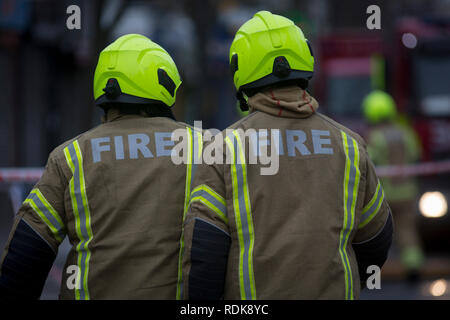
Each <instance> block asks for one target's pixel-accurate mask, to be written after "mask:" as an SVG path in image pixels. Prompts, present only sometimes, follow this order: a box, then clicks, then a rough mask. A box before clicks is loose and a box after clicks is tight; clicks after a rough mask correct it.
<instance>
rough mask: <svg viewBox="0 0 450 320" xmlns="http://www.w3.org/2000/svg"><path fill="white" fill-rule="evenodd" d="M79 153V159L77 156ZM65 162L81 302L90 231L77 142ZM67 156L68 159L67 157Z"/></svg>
mask: <svg viewBox="0 0 450 320" xmlns="http://www.w3.org/2000/svg"><path fill="white" fill-rule="evenodd" d="M76 148H77V149H78V152H79V155H80V158H79V156H78V154H77V150H76ZM66 150H67V152H66V153H65V154H66V160H67V161H68V164H69V167H70V168H71V170H72V172H73V177H72V179H71V181H70V187H71V198H72V206H73V212H74V215H75V227H76V231H77V235H78V238H79V240H80V242H79V243H78V245H77V246H76V250H77V252H78V266H79V268H80V273H79V281H80V289H75V293H76V298H77V299H81V300H89V298H90V296H89V289H88V283H87V282H88V273H89V260H90V255H91V252H90V250H89V247H88V245H89V242H90V241H91V240H92V231H91V230H90V212H89V206H88V204H87V195H86V190H85V183H84V172H83V168H82V167H80V164H81V166H82V162H83V159H82V155H81V150H79V145H78V141H75V142H74V143H72V144H70V145H69V146H67V147H66ZM67 156H69V158H68V157H67Z"/></svg>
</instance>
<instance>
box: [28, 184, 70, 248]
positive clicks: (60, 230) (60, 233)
mask: <svg viewBox="0 0 450 320" xmlns="http://www.w3.org/2000/svg"><path fill="white" fill-rule="evenodd" d="M35 190H36V189H34V190H33V191H32V192H31V193H30V194H29V195H28V197H27V200H32V201H33V202H34V204H35V205H36V207H37V208H38V209H39V210H40V212H42V214H44V216H45V218H47V220H48V222H49V223H50V225H49V224H48V223H47V221H45V220H44V222H45V223H46V224H47V225H48V227H49V228H50V230H52V232H53V233H54V234H55V235H56V236H57V240H58V241H59V242H61V241H62V240H63V239H64V237H65V236H66V232H65V229H64V225H62V224H61V223H60V222H59V221H58V220H57V219H59V220H61V219H60V218H59V217H58V218H57V217H55V216H54V215H53V213H52V212H51V211H50V210H49V208H47V206H46V205H45V204H44V203H43V202H42V201H41V199H40V198H39V197H38V195H37V194H36V193H35ZM27 200H25V202H28V201H27ZM49 205H50V204H49ZM32 208H33V207H32ZM33 210H34V208H33ZM53 210H54V209H53ZM38 215H39V213H38Z"/></svg>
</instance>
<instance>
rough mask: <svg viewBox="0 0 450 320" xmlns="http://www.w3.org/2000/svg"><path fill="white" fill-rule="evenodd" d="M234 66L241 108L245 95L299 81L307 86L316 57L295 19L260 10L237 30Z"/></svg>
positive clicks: (232, 61)
mask: <svg viewBox="0 0 450 320" xmlns="http://www.w3.org/2000/svg"><path fill="white" fill-rule="evenodd" d="M230 67H231V72H232V75H233V81H234V84H235V86H236V90H237V96H238V99H239V100H240V102H241V108H242V109H243V110H245V109H247V108H248V106H246V104H245V97H244V95H243V94H245V95H246V96H251V95H252V94H254V93H255V92H257V91H260V90H261V89H263V88H264V87H268V86H277V85H284V84H292V83H296V84H298V85H300V86H301V87H302V88H304V89H306V87H307V86H308V81H309V80H310V79H311V78H312V76H313V72H314V56H313V52H312V50H311V46H310V45H309V43H308V40H307V39H306V38H305V36H304V35H303V32H302V30H301V29H300V28H299V27H298V26H296V25H295V24H294V22H292V21H291V20H289V19H287V18H285V17H282V16H279V15H275V14H272V13H270V12H269V11H259V12H257V13H256V14H255V15H254V16H253V18H251V19H250V20H248V21H247V22H246V23H244V24H243V25H242V26H241V27H240V28H239V30H238V31H237V33H236V36H235V37H234V40H233V43H232V44H231V48H230Z"/></svg>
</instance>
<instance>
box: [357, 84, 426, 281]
mask: <svg viewBox="0 0 450 320" xmlns="http://www.w3.org/2000/svg"><path fill="white" fill-rule="evenodd" d="M363 113H364V116H365V118H366V120H367V121H368V123H369V124H370V130H369V132H368V134H367V151H368V152H369V156H370V158H371V159H372V161H373V162H374V164H375V165H378V166H389V165H408V164H412V163H414V162H416V161H418V160H419V159H420V156H421V146H420V142H419V139H418V136H417V135H416V133H415V132H414V130H413V129H412V128H410V127H408V126H407V125H406V124H400V123H397V122H396V116H397V108H396V105H395V101H394V99H393V98H392V97H391V96H390V95H389V94H387V93H385V92H383V91H380V90H375V91H373V92H371V93H370V94H369V95H368V96H367V97H366V98H365V99H364V101H363ZM380 180H381V185H382V186H383V189H384V192H385V197H386V199H387V201H388V203H389V206H390V207H391V209H392V213H393V215H394V221H395V226H396V228H395V230H396V232H395V234H396V236H395V239H394V243H395V244H396V246H397V248H398V249H399V253H400V258H401V262H402V264H403V266H404V267H405V269H406V272H407V278H408V279H409V280H411V281H413V280H417V277H418V276H419V271H420V268H421V266H422V265H423V263H424V254H423V251H422V247H421V242H420V238H419V233H418V229H417V222H416V207H417V205H416V200H417V196H418V191H419V190H418V184H417V181H416V179H415V178H414V177H383V178H380Z"/></svg>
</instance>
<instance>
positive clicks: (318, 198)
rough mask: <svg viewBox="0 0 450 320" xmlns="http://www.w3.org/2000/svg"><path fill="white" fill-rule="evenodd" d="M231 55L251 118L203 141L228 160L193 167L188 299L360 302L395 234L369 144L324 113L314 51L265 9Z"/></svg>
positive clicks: (186, 234) (186, 242)
mask: <svg viewBox="0 0 450 320" xmlns="http://www.w3.org/2000/svg"><path fill="white" fill-rule="evenodd" d="M230 61H231V68H232V72H233V74H234V82H235V84H236V87H237V90H238V97H239V100H240V101H241V107H243V108H244V109H245V108H246V107H249V109H250V114H249V115H248V116H247V117H245V118H243V119H241V120H240V121H239V122H237V123H235V124H234V125H232V126H231V127H230V128H228V129H227V130H225V131H224V132H222V134H219V135H217V136H216V137H215V139H214V140H212V142H211V143H210V144H208V145H205V147H204V151H205V153H206V151H207V149H209V148H210V146H212V145H215V148H216V151H215V152H216V154H217V153H219V154H220V153H221V154H223V155H224V156H223V159H225V160H224V161H223V163H213V164H210V165H207V164H202V165H200V166H199V167H198V168H197V171H196V176H195V178H194V184H193V189H192V193H191V200H190V205H189V209H188V212H187V215H186V218H185V224H184V251H183V264H182V269H183V277H182V280H183V282H182V286H183V289H184V296H183V298H185V299H220V298H224V299H357V298H359V294H360V289H361V284H363V285H364V284H365V280H366V278H367V277H368V275H370V274H371V273H370V274H368V273H367V269H368V267H369V266H372V265H374V266H376V267H375V269H374V270H376V269H377V267H378V268H381V267H382V265H383V263H384V262H385V260H386V257H387V253H388V249H389V247H390V244H391V239H392V217H391V214H390V209H389V206H388V204H387V203H386V201H385V200H384V193H383V190H382V188H381V186H380V182H379V181H378V178H377V176H376V174H375V170H374V166H373V164H372V162H371V161H370V159H369V157H368V155H367V152H366V149H365V143H364V141H363V140H362V139H361V137H359V136H358V135H357V134H355V133H353V132H352V131H350V130H349V129H347V128H345V127H343V126H342V125H340V124H338V123H336V122H334V121H333V120H331V119H329V118H327V117H325V116H324V115H321V114H319V113H318V112H317V108H318V103H317V101H316V100H315V99H314V98H313V97H312V96H310V95H309V93H308V92H307V91H306V90H305V89H306V87H307V84H308V80H309V79H310V78H311V77H312V74H313V63H314V58H313V54H312V51H311V48H310V46H309V44H308V42H307V40H306V39H305V38H304V35H303V33H302V31H301V30H300V28H298V27H297V26H296V25H294V24H293V23H292V21H290V20H288V19H286V18H284V17H281V16H277V15H273V14H271V13H270V12H267V11H262V12H258V13H257V14H256V15H255V16H254V17H253V18H252V19H251V20H249V21H248V22H246V23H245V24H244V25H243V26H242V27H241V28H240V29H239V31H238V32H237V34H236V37H235V39H234V41H233V44H232V46H231V50H230ZM222 141H223V143H222ZM219 146H220V147H219ZM263 156H264V157H263ZM204 157H205V154H204ZM255 159H257V161H255ZM267 160H272V161H267ZM277 162H278V163H277ZM369 270H372V269H371V268H370V269H369Z"/></svg>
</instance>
